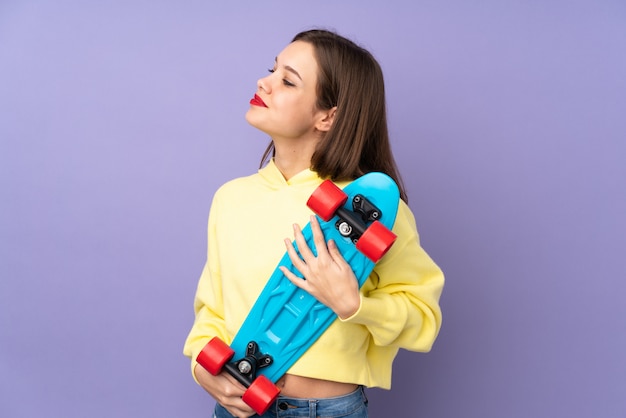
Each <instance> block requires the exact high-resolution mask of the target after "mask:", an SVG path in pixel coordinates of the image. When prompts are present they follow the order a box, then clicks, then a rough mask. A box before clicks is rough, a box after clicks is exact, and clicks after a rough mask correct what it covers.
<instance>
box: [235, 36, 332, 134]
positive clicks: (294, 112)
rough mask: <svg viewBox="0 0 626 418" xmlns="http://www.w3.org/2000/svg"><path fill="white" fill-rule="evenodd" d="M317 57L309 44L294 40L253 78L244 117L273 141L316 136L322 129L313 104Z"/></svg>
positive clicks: (319, 115)
mask: <svg viewBox="0 0 626 418" xmlns="http://www.w3.org/2000/svg"><path fill="white" fill-rule="evenodd" d="M317 71H318V67H317V61H316V59H315V55H314V50H313V46H312V45H311V44H309V43H307V42H302V41H295V42H293V43H291V44H289V45H288V46H287V47H286V48H285V49H284V50H283V51H282V52H281V53H280V54H279V55H278V57H276V61H275V63H274V67H273V68H272V69H270V74H269V75H267V76H266V77H264V78H261V79H260V80H259V81H258V82H257V92H256V94H255V96H254V97H253V98H252V100H250V109H249V110H248V112H247V113H246V120H247V121H248V123H250V124H251V125H252V126H254V127H255V128H257V129H259V130H261V131H263V132H265V133H267V134H269V135H270V137H272V139H273V140H274V141H275V142H276V141H280V140H294V139H301V138H313V139H316V138H317V132H316V130H317V129H319V130H326V129H324V126H323V124H320V121H321V120H322V119H323V118H324V114H325V113H328V111H326V112H324V111H322V110H319V109H318V108H317V106H316V104H315V103H316V101H317V94H316V86H317Z"/></svg>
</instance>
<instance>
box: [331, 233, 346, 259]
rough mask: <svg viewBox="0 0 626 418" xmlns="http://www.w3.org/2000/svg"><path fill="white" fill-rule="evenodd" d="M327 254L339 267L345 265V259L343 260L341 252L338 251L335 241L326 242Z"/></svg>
mask: <svg viewBox="0 0 626 418" xmlns="http://www.w3.org/2000/svg"><path fill="white" fill-rule="evenodd" d="M328 254H330V256H331V258H332V259H333V261H334V262H335V263H337V264H339V265H342V264H347V262H346V259H345V258H343V255H342V254H341V251H339V247H338V246H337V243H336V242H335V240H333V239H331V240H329V241H328Z"/></svg>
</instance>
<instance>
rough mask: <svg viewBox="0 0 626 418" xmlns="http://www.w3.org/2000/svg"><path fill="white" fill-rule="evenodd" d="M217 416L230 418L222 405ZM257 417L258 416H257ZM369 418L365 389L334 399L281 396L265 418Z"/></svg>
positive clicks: (217, 408)
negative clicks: (319, 417)
mask: <svg viewBox="0 0 626 418" xmlns="http://www.w3.org/2000/svg"><path fill="white" fill-rule="evenodd" d="M215 412H216V413H215V416H216V417H218V418H220V417H228V416H230V415H229V414H228V413H227V412H226V410H225V409H224V408H223V407H222V406H221V405H219V404H218V405H216V407H215ZM353 414H354V415H353ZM255 416H256V415H255ZM318 416H324V417H351V416H354V417H367V396H365V391H364V389H363V387H361V386H360V387H359V388H357V390H355V391H354V392H352V393H349V394H347V395H342V396H337V397H333V398H322V399H306V398H290V397H288V396H279V397H278V399H276V401H275V402H274V403H273V404H272V405H271V406H270V408H269V410H268V411H267V412H266V413H265V414H263V417H267V418H273V417H280V418H287V417H294V418H295V417H318Z"/></svg>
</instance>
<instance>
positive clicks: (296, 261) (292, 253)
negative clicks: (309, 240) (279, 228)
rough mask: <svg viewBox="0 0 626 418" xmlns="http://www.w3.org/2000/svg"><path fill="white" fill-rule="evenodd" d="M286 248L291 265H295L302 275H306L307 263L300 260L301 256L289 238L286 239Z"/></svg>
mask: <svg viewBox="0 0 626 418" xmlns="http://www.w3.org/2000/svg"><path fill="white" fill-rule="evenodd" d="M285 247H286V248H287V254H289V259H290V260H291V264H293V266H294V267H295V268H296V269H298V271H299V272H300V273H301V274H302V275H304V270H305V269H306V267H307V265H306V262H305V261H303V260H302V258H300V255H299V254H298V253H297V252H296V249H295V248H294V246H293V243H292V242H291V241H290V240H289V239H287V238H285Z"/></svg>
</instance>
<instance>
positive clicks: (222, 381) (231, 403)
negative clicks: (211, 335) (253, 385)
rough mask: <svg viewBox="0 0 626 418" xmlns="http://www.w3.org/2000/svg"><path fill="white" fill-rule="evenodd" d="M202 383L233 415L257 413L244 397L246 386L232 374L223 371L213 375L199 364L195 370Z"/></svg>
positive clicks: (244, 416)
mask: <svg viewBox="0 0 626 418" xmlns="http://www.w3.org/2000/svg"><path fill="white" fill-rule="evenodd" d="M193 372H194V374H195V375H196V379H198V382H200V385H201V386H202V387H203V388H204V390H206V391H207V392H208V393H209V395H211V396H212V397H213V398H214V399H215V400H216V401H217V402H219V404H220V405H222V406H223V407H224V408H226V410H227V411H228V412H230V414H231V415H234V416H236V417H240V418H248V417H251V416H252V415H254V414H255V412H254V410H253V409H252V408H250V407H249V406H248V405H247V404H246V403H245V402H244V401H243V400H242V399H241V397H242V396H243V394H244V392H245V391H246V388H245V387H244V386H243V385H242V384H241V383H239V382H237V381H236V380H235V379H234V378H233V377H232V376H231V375H229V374H228V373H226V372H222V373H220V374H218V375H217V376H213V375H212V374H211V373H209V372H208V371H207V370H206V369H205V368H204V367H202V366H200V365H199V364H198V365H196V367H195V368H194V370H193Z"/></svg>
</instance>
